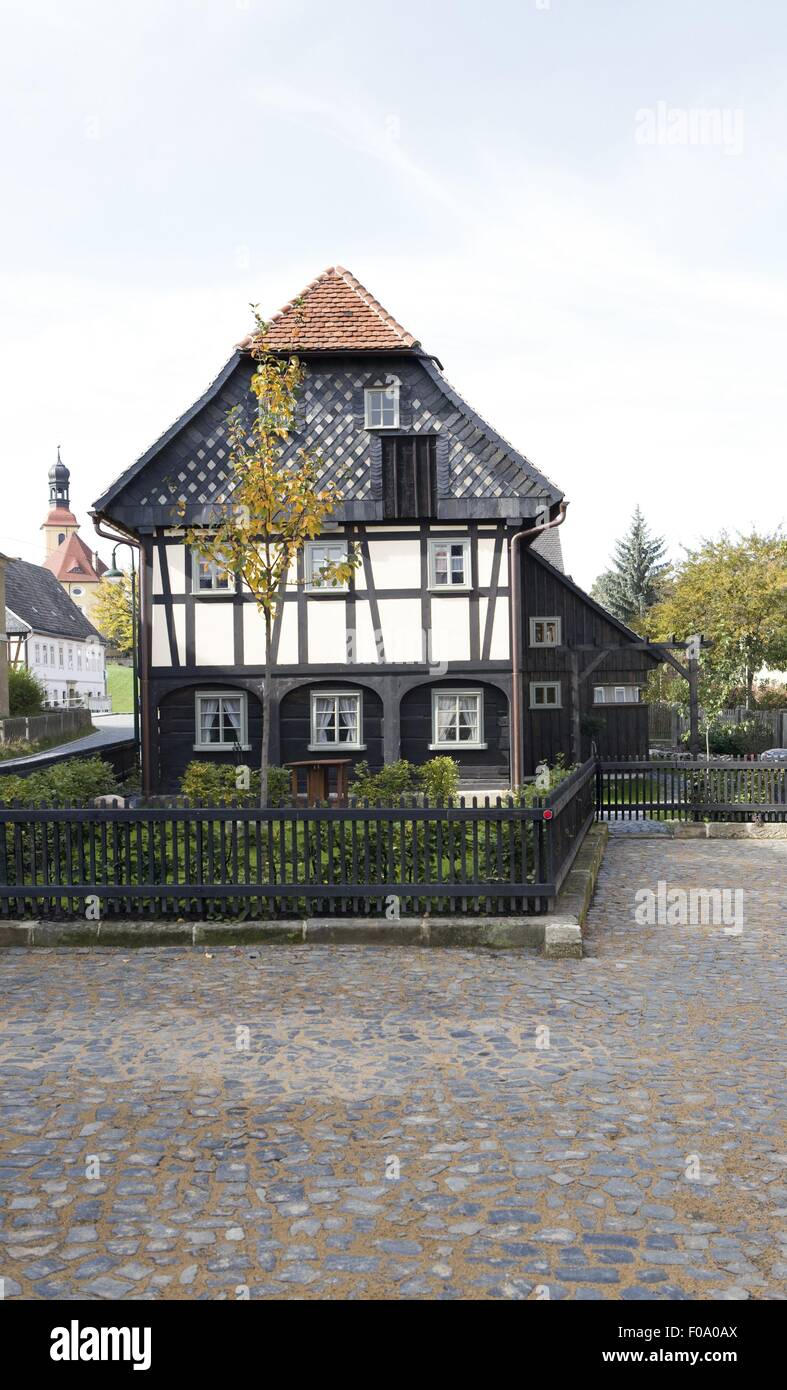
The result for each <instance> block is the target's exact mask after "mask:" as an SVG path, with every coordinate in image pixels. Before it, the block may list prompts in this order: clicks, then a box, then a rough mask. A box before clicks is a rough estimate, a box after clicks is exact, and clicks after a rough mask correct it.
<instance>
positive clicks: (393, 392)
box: [363, 382, 399, 430]
mask: <svg viewBox="0 0 787 1390" xmlns="http://www.w3.org/2000/svg"><path fill="white" fill-rule="evenodd" d="M376 396H383V397H387V398H388V400H390V401H392V402H393V420H387V421H383V418H382V417H383V413H384V405H383V402H381V403H380V420H379V421H378V422H377V423H375V422H374V421H373V420H372V398H373V397H376ZM363 423H364V429H367V430H398V428H399V386H398V384H395V383H393V382H392V383H391V384H390V385H388V386H366V387H364V393H363Z"/></svg>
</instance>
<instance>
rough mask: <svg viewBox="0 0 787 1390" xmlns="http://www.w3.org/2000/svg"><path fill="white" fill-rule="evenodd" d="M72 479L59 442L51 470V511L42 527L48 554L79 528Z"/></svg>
mask: <svg viewBox="0 0 787 1390" xmlns="http://www.w3.org/2000/svg"><path fill="white" fill-rule="evenodd" d="M70 481H71V474H70V473H69V471H68V469H67V468H66V465H65V464H64V463H63V460H62V459H61V457H60V445H59V444H58V446H57V459H56V461H55V462H54V463H53V464H52V467H51V468H50V470H49V511H48V512H47V515H46V520H45V521H44V523H43V525H42V527H41V529H42V531H43V532H44V534H45V536H46V550H47V555H50V554H51V553H52V551H53V550H56V549H57V547H58V546H59V545H62V544H63V541H65V540H67V539H68V537H69V536H71V535H73V534H74V532H75V531H76V529H77V519H76V517H75V516H74V513H73V512H72V510H71V500H70V496H69V487H70Z"/></svg>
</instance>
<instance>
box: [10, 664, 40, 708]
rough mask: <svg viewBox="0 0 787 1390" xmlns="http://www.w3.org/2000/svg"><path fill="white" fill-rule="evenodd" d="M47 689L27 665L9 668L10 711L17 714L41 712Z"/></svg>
mask: <svg viewBox="0 0 787 1390" xmlns="http://www.w3.org/2000/svg"><path fill="white" fill-rule="evenodd" d="M45 700H46V690H45V689H44V687H43V685H42V684H41V682H40V681H39V680H37V679H36V677H35V676H34V675H33V674H32V672H31V671H28V669H27V667H26V666H9V668H8V706H9V709H8V712H9V714H10V715H11V716H12V717H13V716H15V715H25V714H40V713H41V711H42V710H43V708H44V701H45Z"/></svg>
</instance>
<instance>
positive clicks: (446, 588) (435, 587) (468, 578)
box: [429, 536, 473, 594]
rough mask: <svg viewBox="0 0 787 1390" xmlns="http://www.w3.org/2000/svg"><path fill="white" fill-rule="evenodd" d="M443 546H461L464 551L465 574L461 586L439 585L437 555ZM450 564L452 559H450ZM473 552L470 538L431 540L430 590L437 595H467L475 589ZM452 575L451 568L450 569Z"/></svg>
mask: <svg viewBox="0 0 787 1390" xmlns="http://www.w3.org/2000/svg"><path fill="white" fill-rule="evenodd" d="M441 545H461V547H462V551H463V567H462V568H463V574H464V578H463V580H462V583H461V584H450V583H449V584H438V582H437V568H436V565H435V555H436V551H437V547H438V546H441ZM449 563H450V557H449ZM472 563H473V561H472V551H471V548H470V537H469V536H434V537H432V538H430V540H429V588H430V590H432V591H433V592H434V593H436V594H466V593H467V592H468V590H469V589H472V587H473V575H472ZM449 574H450V568H449Z"/></svg>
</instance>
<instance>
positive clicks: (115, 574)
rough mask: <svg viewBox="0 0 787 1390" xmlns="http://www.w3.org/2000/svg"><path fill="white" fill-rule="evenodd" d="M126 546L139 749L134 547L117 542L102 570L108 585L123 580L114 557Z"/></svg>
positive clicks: (132, 677) (135, 712) (135, 718)
mask: <svg viewBox="0 0 787 1390" xmlns="http://www.w3.org/2000/svg"><path fill="white" fill-rule="evenodd" d="M121 545H127V546H128V548H129V550H130V551H131V685H132V690H133V700H132V704H133V709H134V742H135V743H136V745H137V747H139V695H138V690H137V567H136V563H135V549H136V547H135V546H133V545H132V544H131V542H130V541H118V543H117V545H116V546H115V548H114V550H113V551H112V564H111V565H110V567H109V569H108V570H104V578H105V579H108V580H109V583H110V584H116V583H117V582H118V580H120V579H122V578H123V571H122V570H120V569H118V567H117V564H116V562H115V556H116V555H117V552H118V547H119V546H121Z"/></svg>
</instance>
